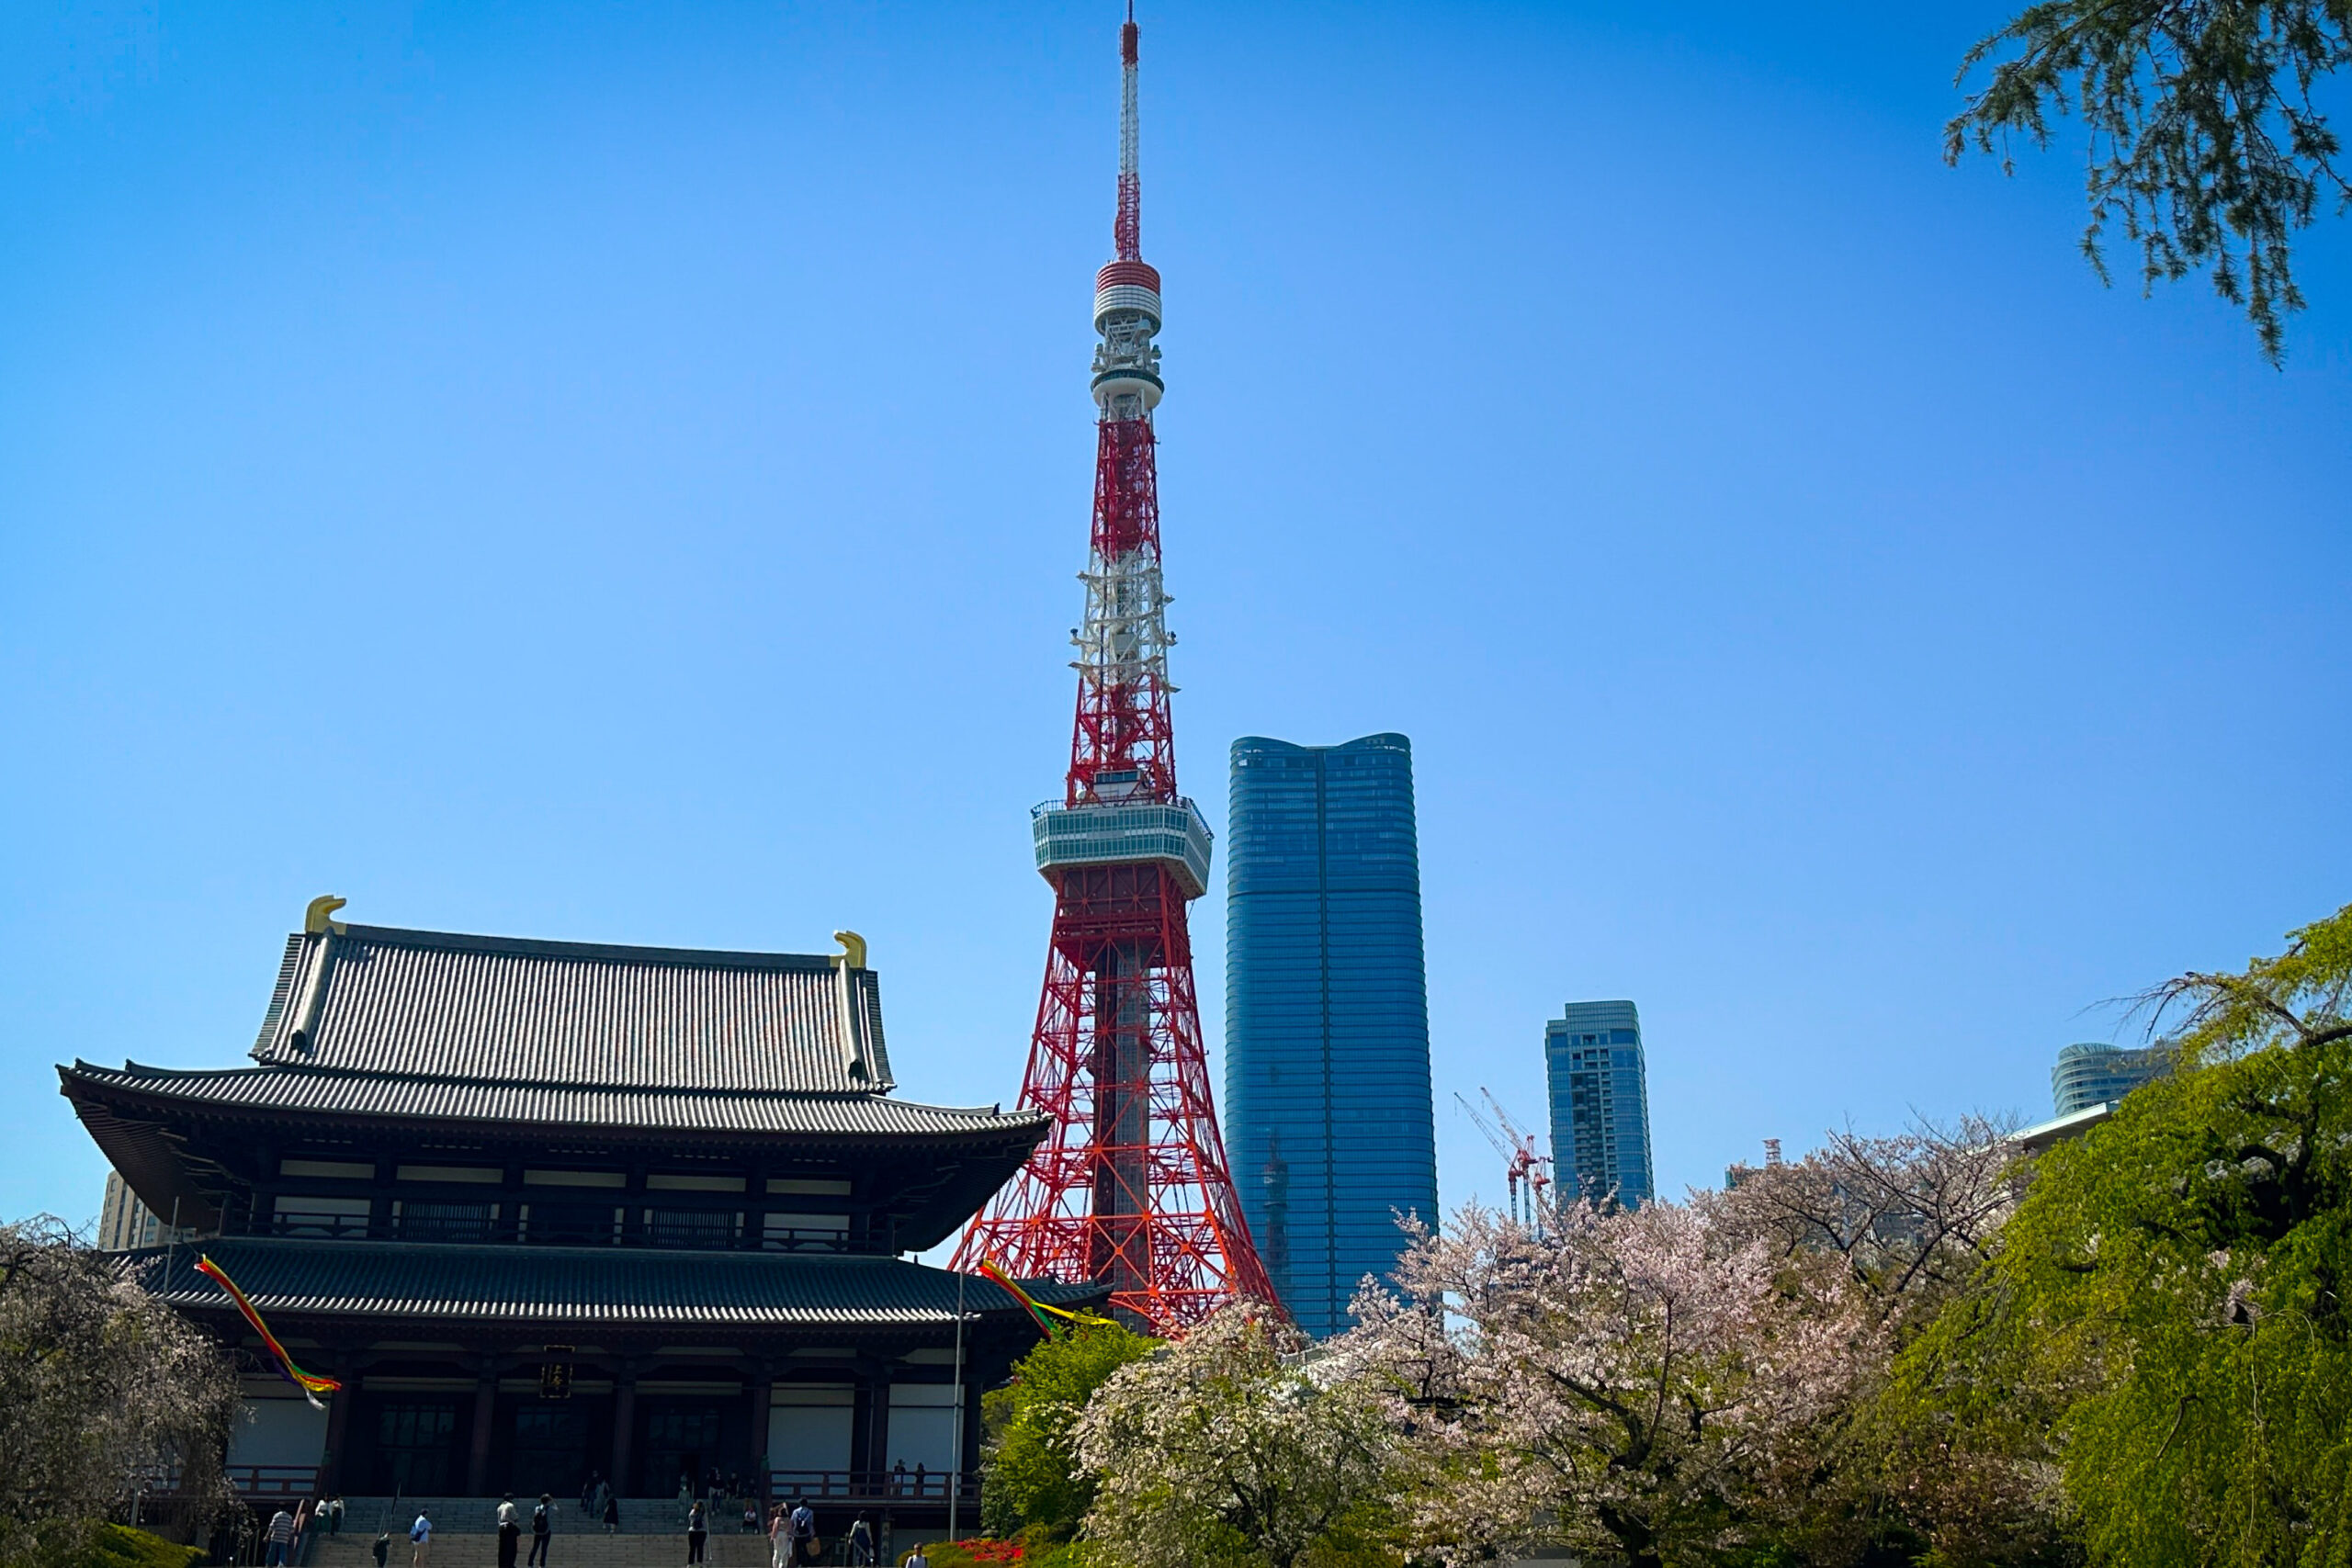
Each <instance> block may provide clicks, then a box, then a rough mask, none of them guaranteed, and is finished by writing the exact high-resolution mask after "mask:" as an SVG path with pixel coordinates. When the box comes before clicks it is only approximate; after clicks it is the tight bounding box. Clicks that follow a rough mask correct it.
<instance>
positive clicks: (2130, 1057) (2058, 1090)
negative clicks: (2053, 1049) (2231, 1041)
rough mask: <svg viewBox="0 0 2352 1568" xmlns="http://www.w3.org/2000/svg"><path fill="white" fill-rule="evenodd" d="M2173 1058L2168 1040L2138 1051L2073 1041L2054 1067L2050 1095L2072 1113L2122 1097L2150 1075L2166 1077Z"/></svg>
mask: <svg viewBox="0 0 2352 1568" xmlns="http://www.w3.org/2000/svg"><path fill="white" fill-rule="evenodd" d="M2172 1060H2173V1046H2172V1044H2171V1043H2170V1042H2168V1041H2160V1042H2158V1043H2155V1044H2154V1045H2149V1046H2145V1047H2143V1048H2142V1049H2140V1050H2136V1051H2133V1050H2126V1049H2124V1048H2123V1047H2121V1046H2119V1045H2105V1044H2101V1043H2098V1042H2097V1041H2089V1042H2086V1043H2082V1044H2079V1045H2069V1046H2067V1047H2066V1048H2065V1049H2064V1050H2063V1051H2061V1052H2059V1053H2058V1065H2057V1066H2054V1067H2052V1068H2051V1069H2050V1099H2051V1101H2052V1104H2054V1105H2055V1106H2056V1108H2057V1111H2058V1114H2059V1115H2061V1116H2072V1115H2073V1114H2074V1113H2075V1111H2087V1110H2089V1109H2090V1108H2091V1107H2092V1106H2094V1105H2105V1104H2108V1103H2109V1102H2110V1101H2113V1100H2121V1099H2122V1098H2123V1097H2124V1096H2125V1095H2127V1094H2129V1093H2131V1091H2132V1090H2133V1089H2138V1088H2139V1087H2140V1086H2141V1085H2142V1084H2143V1083H2146V1082H2147V1081H2148V1080H2149V1079H2150V1078H2160V1077H2164V1076H2165V1074H2166V1073H2169V1072H2170V1071H2172Z"/></svg>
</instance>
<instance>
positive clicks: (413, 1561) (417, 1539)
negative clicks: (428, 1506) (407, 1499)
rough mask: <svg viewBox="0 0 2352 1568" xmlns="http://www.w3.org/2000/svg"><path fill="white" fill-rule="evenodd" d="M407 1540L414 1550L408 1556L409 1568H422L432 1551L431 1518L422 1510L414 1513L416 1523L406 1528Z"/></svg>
mask: <svg viewBox="0 0 2352 1568" xmlns="http://www.w3.org/2000/svg"><path fill="white" fill-rule="evenodd" d="M408 1539H409V1540H410V1541H411V1543H413V1545H414V1547H415V1548H416V1550H415V1551H413V1552H412V1553H410V1555H409V1568H424V1560H425V1558H426V1557H427V1556H428V1555H430V1554H431V1552H432V1551H433V1517H432V1516H431V1515H430V1514H427V1513H426V1512H425V1511H424V1509H423V1508H419V1509H418V1510H417V1511H416V1523H414V1524H413V1525H411V1526H409V1527H408Z"/></svg>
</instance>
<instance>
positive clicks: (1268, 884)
mask: <svg viewBox="0 0 2352 1568" xmlns="http://www.w3.org/2000/svg"><path fill="white" fill-rule="evenodd" d="M1231 809H1232V825H1231V828H1230V829H1229V834H1228V837H1229V839H1230V842H1231V846H1232V847H1231V852H1230V853H1229V854H1228V856H1227V861H1226V889H1227V894H1226V897H1227V905H1226V949H1225V955H1226V956H1225V975H1226V982H1225V991H1226V997H1225V1009H1226V1063H1225V1076H1226V1088H1225V1142H1226V1148H1227V1154H1228V1156H1229V1158H1230V1159H1231V1162H1232V1167H1233V1179H1234V1184H1235V1185H1236V1186H1237V1187H1238V1189H1239V1190H1240V1194H1241V1207H1242V1212H1243V1213H1244V1214H1245V1215H1247V1216H1248V1218H1249V1221H1250V1235H1252V1237H1254V1238H1255V1240H1256V1241H1257V1244H1258V1252H1259V1255H1260V1257H1261V1258H1263V1259H1264V1260H1265V1264H1266V1269H1267V1272H1268V1274H1269V1275H1270V1276H1271V1277H1272V1280H1273V1284H1274V1290H1275V1292H1276V1293H1277V1294H1279V1295H1280V1296H1281V1297H1282V1300H1283V1305H1284V1306H1286V1307H1287V1308H1289V1309H1290V1312H1291V1314H1292V1315H1293V1316H1294V1317H1295V1319H1296V1320H1297V1322H1298V1325H1299V1326H1300V1327H1301V1328H1303V1329H1305V1330H1306V1332H1308V1333H1309V1334H1314V1335H1326V1334H1330V1333H1334V1332H1336V1331H1338V1330H1339V1329H1341V1328H1344V1327H1345V1326H1347V1324H1348V1321H1349V1318H1348V1303H1349V1301H1350V1299H1351V1297H1352V1296H1353V1295H1354V1294H1355V1292H1356V1288H1357V1286H1358V1285H1359V1284H1360V1283H1361V1282H1362V1281H1363V1278H1364V1276H1365V1275H1367V1274H1372V1275H1385V1274H1386V1273H1387V1272H1388V1271H1389V1270H1390V1269H1392V1268H1393V1267H1394V1266H1395V1264H1396V1261H1397V1255H1398V1253H1400V1252H1401V1251H1402V1250H1403V1248H1404V1245H1405V1235H1404V1233H1403V1232H1402V1231H1401V1230H1400V1229H1399V1228H1398V1226H1397V1215H1398V1214H1399V1213H1408V1214H1418V1215H1419V1217H1420V1218H1421V1219H1423V1220H1424V1221H1428V1222H1430V1223H1432V1224H1434V1223H1435V1221H1436V1219H1437V1128H1436V1115H1435V1112H1434V1111H1433V1109H1432V1108H1431V1105H1430V1031H1429V992H1428V986H1427V980H1426V977H1425V976H1424V972H1423V969H1422V962H1421V883H1420V861H1419V850H1418V848H1417V842H1416V839H1415V833H1414V826H1413V750H1412V743H1411V742H1410V741H1408V739H1406V738H1405V737H1403V736H1401V735H1367V736H1365V737H1364V738H1363V739H1360V740H1351V741H1349V742H1347V743H1346V744H1345V745H1341V746H1296V745H1293V744H1291V743H1290V742H1289V741H1286V740H1270V739H1264V738H1262V737H1259V736H1248V737H1244V738H1243V739H1239V740H1237V741H1235V742H1234V743H1233V795H1232V807H1231Z"/></svg>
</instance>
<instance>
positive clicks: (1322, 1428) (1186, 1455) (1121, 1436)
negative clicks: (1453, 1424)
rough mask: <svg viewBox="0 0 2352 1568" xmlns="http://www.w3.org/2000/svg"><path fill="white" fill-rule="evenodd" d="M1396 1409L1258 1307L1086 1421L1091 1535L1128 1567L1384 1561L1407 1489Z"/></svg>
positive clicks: (1187, 1348) (1153, 1365) (1357, 1367)
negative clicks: (1394, 1502) (1401, 1474)
mask: <svg viewBox="0 0 2352 1568" xmlns="http://www.w3.org/2000/svg"><path fill="white" fill-rule="evenodd" d="M1390 1415H1391V1413H1390V1409H1389V1404H1388V1402H1387V1401H1385V1399H1384V1398H1383V1397H1382V1396H1381V1394H1380V1393H1379V1392H1378V1390H1377V1388H1376V1387H1375V1384H1374V1380H1373V1379H1372V1378H1370V1377H1368V1376H1366V1375H1365V1373H1364V1370H1363V1367H1362V1366H1361V1364H1360V1363H1359V1361H1358V1360H1357V1359H1355V1358H1353V1357H1351V1356H1348V1355H1331V1354H1326V1353H1321V1352H1313V1351H1310V1350H1309V1348H1308V1342H1307V1340H1306V1337H1305V1336H1303V1335H1301V1334H1300V1333H1299V1332H1298V1331H1297V1330H1296V1329H1295V1328H1293V1327H1292V1326H1290V1325H1288V1324H1285V1323H1283V1322H1282V1321H1280V1320H1279V1319H1276V1318H1274V1317H1272V1316H1271V1315H1269V1314H1267V1313H1266V1311H1265V1309H1263V1308H1262V1307H1258V1306H1255V1305H1253V1304H1248V1303H1244V1304H1241V1305H1237V1306H1232V1307H1227V1308H1226V1309H1225V1310H1224V1311H1223V1312H1220V1313H1218V1314H1216V1315H1215V1316H1213V1317H1211V1318H1209V1319H1208V1320H1207V1321H1206V1322H1204V1323H1203V1324H1201V1325H1199V1326H1198V1327H1196V1328H1194V1329H1193V1331H1192V1332H1191V1333H1189V1334H1187V1335H1186V1336H1185V1337H1183V1338H1182V1339H1181V1340H1178V1341H1176V1342H1175V1343H1173V1344H1171V1345H1170V1346H1168V1347H1167V1348H1165V1349H1162V1350H1160V1351H1159V1353H1158V1354H1156V1355H1154V1356H1152V1357H1151V1358H1150V1359H1148V1360H1142V1361H1136V1362H1132V1363H1130V1364H1129V1365H1127V1366H1125V1367H1122V1368H1121V1369H1120V1370H1119V1371H1116V1372H1114V1373H1113V1374H1112V1375H1111V1378H1110V1381H1109V1382H1105V1383H1104V1384H1103V1387H1102V1388H1101V1390H1100V1391H1098V1392H1097V1393H1095V1395H1094V1397H1093V1398H1092V1399H1091V1400H1090V1401H1089V1402H1088V1404H1087V1407H1086V1414H1085V1415H1084V1416H1082V1417H1081V1418H1080V1421H1079V1424H1078V1428H1077V1437H1078V1452H1079V1457H1080V1461H1081V1462H1082V1463H1083V1464H1084V1465H1085V1466H1086V1467H1087V1468H1088V1470H1089V1471H1090V1472H1091V1473H1092V1475H1093V1477H1094V1480H1095V1483H1096V1487H1097V1491H1096V1495H1095V1502H1094V1507H1093V1509H1092V1511H1091V1513H1089V1514H1088V1516H1087V1519H1086V1532H1085V1533H1086V1538H1087V1540H1089V1541H1091V1542H1092V1543H1094V1545H1095V1546H1097V1547H1098V1548H1099V1549H1100V1550H1101V1551H1102V1552H1103V1555H1104V1556H1105V1557H1107V1559H1108V1560H1109V1561H1111V1562H1117V1563H1120V1564H1122V1565H1125V1568H1201V1565H1204V1564H1212V1563H1214V1564H1220V1565H1223V1564H1231V1565H1233V1568H1243V1565H1248V1568H1326V1565H1328V1568H1340V1565H1342V1564H1347V1565H1350V1568H1358V1565H1361V1568H1374V1565H1377V1564H1380V1563H1393V1562H1397V1561H1399V1559H1398V1557H1397V1553H1396V1552H1395V1551H1393V1550H1392V1549H1391V1547H1390V1545H1389V1544H1388V1541H1387V1531H1388V1529H1389V1527H1390V1524H1391V1522H1392V1510H1391V1507H1390V1501H1391V1499H1392V1498H1393V1497H1394V1496H1395V1495H1397V1491H1398V1487H1399V1478H1398V1473H1397V1464H1398V1461H1399V1456H1400V1446H1399V1441H1398V1433H1397V1428H1396V1427H1394V1426H1393V1425H1392V1423H1391V1419H1390Z"/></svg>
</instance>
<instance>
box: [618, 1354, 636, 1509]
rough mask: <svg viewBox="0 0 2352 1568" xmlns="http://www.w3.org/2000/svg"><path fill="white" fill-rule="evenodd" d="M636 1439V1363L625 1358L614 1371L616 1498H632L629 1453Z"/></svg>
mask: <svg viewBox="0 0 2352 1568" xmlns="http://www.w3.org/2000/svg"><path fill="white" fill-rule="evenodd" d="M636 1437H637V1363H636V1362H635V1361H634V1360H631V1359H628V1358H627V1357H623V1358H622V1359H621V1360H620V1362H619V1364H618V1365H617V1366H616V1367H615V1368H614V1369H613V1495H614V1496H616V1497H626V1496H628V1495H629V1492H628V1484H629V1469H628V1463H629V1458H630V1449H631V1448H632V1446H633V1444H634V1440H635V1438H636Z"/></svg>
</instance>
